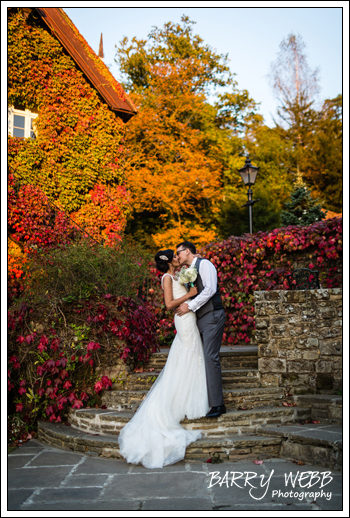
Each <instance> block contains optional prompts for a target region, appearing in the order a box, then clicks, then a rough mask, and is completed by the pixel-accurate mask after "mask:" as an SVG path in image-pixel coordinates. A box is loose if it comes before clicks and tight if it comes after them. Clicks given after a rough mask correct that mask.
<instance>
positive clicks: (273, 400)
mask: <svg viewBox="0 0 350 518" xmlns="http://www.w3.org/2000/svg"><path fill="white" fill-rule="evenodd" d="M167 355H168V351H167V350H162V351H161V352H159V353H155V354H153V355H152V357H151V360H150V362H149V364H148V365H147V369H152V370H151V371H148V372H143V373H131V374H129V375H128V377H127V380H126V381H125V382H124V383H123V384H121V383H115V384H114V385H113V387H112V389H111V390H108V391H104V393H103V395H102V402H103V406H106V407H107V408H106V409H102V408H92V409H81V410H75V409H71V411H70V413H69V419H68V420H69V424H70V425H71V426H70V427H67V426H65V425H63V424H62V425H61V424H53V423H48V422H41V423H40V424H39V439H42V440H43V441H45V442H49V443H50V444H52V445H55V446H59V447H63V448H68V449H72V450H75V451H82V452H85V453H88V454H90V455H102V456H106V457H115V458H121V456H120V454H119V448H118V435H119V432H120V430H121V429H122V428H123V426H124V425H125V424H126V423H127V422H128V421H129V420H130V419H131V418H132V416H133V415H134V413H135V411H136V410H137V408H138V406H139V405H140V403H141V401H142V400H143V398H144V397H145V396H146V394H147V391H148V390H149V389H150V387H151V386H152V383H154V381H155V379H156V377H157V376H158V374H159V373H160V371H161V369H162V368H163V367H164V365H165V362H166V360H167ZM220 360H221V367H222V378H223V392H224V401H225V405H226V407H227V413H226V414H224V415H222V416H221V417H219V418H216V419H210V418H206V417H202V418H200V419H184V420H183V421H182V423H181V424H182V425H183V426H184V427H185V428H186V429H191V430H194V429H198V430H202V431H203V433H202V439H200V440H198V441H196V442H195V443H192V444H190V445H189V446H188V448H187V450H186V456H185V458H186V459H203V460H204V461H205V460H206V459H208V458H209V457H211V456H212V455H213V454H214V453H219V454H220V457H221V458H222V459H230V460H242V459H245V458H255V459H263V458H271V457H278V456H279V455H280V454H281V451H282V449H283V446H284V444H283V443H284V442H285V441H286V440H287V441H288V442H293V441H291V435H290V434H289V435H287V436H286V435H285V434H283V433H282V431H283V428H284V427H286V429H287V428H288V427H290V426H291V425H294V424H296V423H299V422H305V420H308V419H311V418H312V408H313V406H314V405H315V398H316V401H317V398H318V405H319V408H322V409H323V411H324V408H325V406H326V407H327V408H329V409H330V410H329V412H328V413H327V414H326V416H325V417H324V422H325V423H326V424H328V425H329V424H332V423H338V422H339V404H340V403H341V398H339V397H338V398H337V397H336V396H294V397H293V398H288V401H293V400H294V401H295V402H296V404H297V406H294V407H285V406H283V405H282V403H283V401H284V400H285V393H284V389H283V387H274V386H272V387H261V386H260V382H259V372H258V353H257V347H254V346H237V347H235V348H231V347H222V349H221V352H220ZM153 369H154V370H153ZM316 406H317V405H316ZM276 427H278V428H276ZM298 440H299V439H298ZM297 442H298V441H297ZM316 442H317V441H316ZM321 442H322V441H321ZM313 444H314V445H315V439H314V440H313ZM320 444H321V443H320ZM321 446H322V445H321ZM338 446H339V445H338ZM338 446H334V445H329V444H327V445H325V444H323V447H324V448H328V450H327V451H328V454H327V455H328V457H327V458H329V459H331V460H330V462H329V463H328V464H330V467H334V465H335V463H336V462H337V459H338V457H339V455H338V453H337V452H338V450H339V447H338ZM330 448H331V449H332V452H331V454H329V449H330ZM290 450H291V449H290V448H289V451H290ZM333 450H334V451H333ZM298 451H299V450H298Z"/></svg>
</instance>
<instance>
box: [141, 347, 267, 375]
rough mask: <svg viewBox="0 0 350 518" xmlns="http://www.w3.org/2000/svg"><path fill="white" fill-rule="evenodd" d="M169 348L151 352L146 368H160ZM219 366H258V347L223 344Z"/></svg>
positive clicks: (232, 367) (223, 367)
mask: <svg viewBox="0 0 350 518" xmlns="http://www.w3.org/2000/svg"><path fill="white" fill-rule="evenodd" d="M169 350H170V349H162V350H161V351H160V352H158V353H154V354H152V356H151V358H150V361H149V362H148V364H147V369H149V368H154V369H156V370H161V369H162V368H163V367H164V365H165V363H166V361H167V358H168V354H169ZM220 362H221V368H222V369H223V370H225V369H234V368H249V367H255V368H257V367H258V348H257V346H237V347H236V348H234V349H232V347H227V346H223V347H221V349H220Z"/></svg>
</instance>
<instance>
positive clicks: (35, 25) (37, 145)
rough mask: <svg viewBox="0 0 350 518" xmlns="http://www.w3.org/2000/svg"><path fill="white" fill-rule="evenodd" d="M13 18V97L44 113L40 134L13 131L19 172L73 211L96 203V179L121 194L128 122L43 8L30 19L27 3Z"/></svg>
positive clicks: (12, 161) (13, 163) (14, 165)
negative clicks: (55, 31) (48, 20)
mask: <svg viewBox="0 0 350 518" xmlns="http://www.w3.org/2000/svg"><path fill="white" fill-rule="evenodd" d="M8 16H9V18H8V102H9V105H10V106H11V105H12V106H14V107H15V108H17V109H30V110H31V111H33V112H35V113H38V117H37V119H36V135H37V138H36V139H34V140H32V139H19V138H17V137H11V136H9V146H8V151H9V165H10V167H11V169H12V170H13V169H15V177H16V178H17V179H20V180H21V182H23V178H24V179H25V183H28V184H32V185H34V186H39V187H40V188H41V189H42V190H43V191H44V192H45V194H46V195H47V196H48V197H49V198H50V199H52V200H55V202H56V203H58V204H59V205H60V206H61V207H62V208H63V209H64V210H65V211H67V212H69V213H72V212H73V213H75V212H77V211H79V210H80V209H81V208H82V207H83V206H84V205H85V204H86V203H89V202H90V203H91V196H90V195H89V192H90V191H91V190H92V189H93V187H94V186H96V185H103V186H109V189H112V191H111V196H112V198H113V188H117V186H120V185H122V184H123V182H124V178H123V174H122V168H121V166H120V161H121V157H122V153H123V134H124V123H123V122H122V120H121V119H120V118H119V117H118V116H117V115H116V114H115V113H114V112H113V111H112V110H111V109H110V108H109V107H108V105H107V104H106V103H105V101H104V100H103V99H102V97H101V96H100V94H99V93H98V91H97V90H96V89H95V88H94V87H93V86H92V85H91V84H90V82H89V81H88V79H87V78H86V77H85V76H84V74H83V73H82V72H81V70H80V69H79V68H78V66H77V65H76V64H75V62H74V60H73V59H72V58H71V57H70V56H69V55H68V53H67V52H66V51H65V49H64V48H63V47H62V45H61V44H60V42H59V41H58V40H57V39H56V38H55V37H54V36H53V35H52V34H51V33H50V31H49V30H48V28H47V27H46V25H45V24H44V22H43V21H42V20H41V18H40V16H39V14H37V13H36V12H35V10H32V11H31V14H30V15H29V16H28V18H27V19H25V18H24V16H23V14H22V12H21V10H20V9H14V10H10V11H9V15H8ZM121 95H122V90H121ZM122 205H123V207H124V208H125V204H122ZM78 216H79V214H78Z"/></svg>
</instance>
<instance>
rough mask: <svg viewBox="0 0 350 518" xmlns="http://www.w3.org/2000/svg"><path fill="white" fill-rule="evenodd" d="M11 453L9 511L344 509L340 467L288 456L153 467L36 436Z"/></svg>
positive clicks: (9, 464) (180, 463) (194, 462)
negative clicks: (65, 447)
mask: <svg viewBox="0 0 350 518" xmlns="http://www.w3.org/2000/svg"><path fill="white" fill-rule="evenodd" d="M293 431H294V430H293ZM8 460H9V462H8V469H9V473H8V510H9V511H20V512H23V513H24V512H25V511H55V510H56V511H79V510H81V511H84V510H87V511H128V510H129V511H180V510H181V511H191V510H198V511H200V510H203V511H206V510H207V511H215V510H216V511H230V510H237V511H259V510H266V511H270V510H271V511H283V510H288V511H292V510H295V511H303V510H310V511H318V510H325V511H337V510H342V475H341V473H340V472H336V471H330V470H327V469H326V468H320V467H319V466H311V465H307V464H305V465H297V464H295V463H293V462H292V461H287V460H284V459H281V458H277V459H268V460H264V462H263V464H261V465H255V464H254V463H253V462H252V461H250V460H245V461H240V462H231V461H224V462H223V463H220V464H209V463H206V462H203V461H202V460H198V461H196V460H189V461H187V460H186V461H181V462H178V463H177V464H174V465H172V466H166V467H165V468H163V469H147V468H145V467H143V466H142V465H137V466H136V465H132V464H127V463H126V462H125V461H123V460H117V459H105V458H99V457H90V456H87V455H84V454H80V453H76V452H74V453H73V452H70V451H65V450H60V449H57V448H54V447H51V446H48V445H46V444H42V443H40V442H39V441H38V440H36V439H33V440H31V441H29V442H27V443H25V444H23V446H22V447H21V448H19V449H16V450H15V451H13V452H11V453H10V454H9V456H8ZM306 472H308V473H306ZM310 472H313V479H312V480H311V478H310V477H311V475H310ZM316 472H317V474H316ZM326 472H328V475H327V474H324V473H326ZM289 474H291V475H290V476H289V479H288V480H287V481H286V476H287V477H288V475H289ZM301 474H302V477H301V478H300V475H301ZM317 477H320V480H319V481H318V480H317ZM322 479H323V487H321V486H322ZM263 484H265V485H263Z"/></svg>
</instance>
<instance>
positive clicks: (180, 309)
mask: <svg viewBox="0 0 350 518" xmlns="http://www.w3.org/2000/svg"><path fill="white" fill-rule="evenodd" d="M175 311H176V314H177V315H179V317H181V316H182V315H185V314H186V313H189V312H190V311H191V310H190V308H189V307H188V304H186V302H183V303H182V304H181V306H179V307H178V308H176V310H175Z"/></svg>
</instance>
